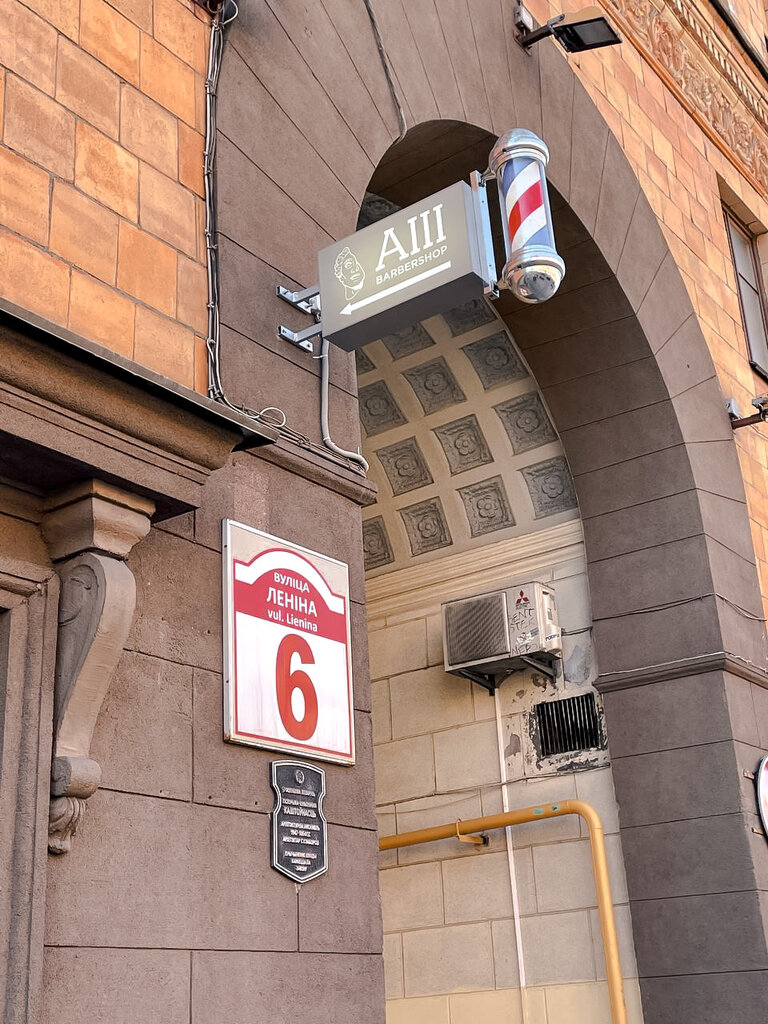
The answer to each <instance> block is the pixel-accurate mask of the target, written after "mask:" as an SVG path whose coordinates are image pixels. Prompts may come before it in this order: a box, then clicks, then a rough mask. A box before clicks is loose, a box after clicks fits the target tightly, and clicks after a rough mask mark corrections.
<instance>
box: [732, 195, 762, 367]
mask: <svg viewBox="0 0 768 1024" xmlns="http://www.w3.org/2000/svg"><path fill="white" fill-rule="evenodd" d="M724 212H725V223H726V227H727V228H728V237H729V239H730V242H731V255H732V257H733V266H734V269H735V271H736V286H737V288H738V292H739V303H740V304H741V317H742V320H743V321H744V331H745V333H746V335H747V345H748V346H749V361H750V364H751V366H752V368H753V370H755V371H756V372H757V373H759V374H760V375H761V376H762V377H765V378H766V379H768V331H767V330H766V303H765V293H764V291H763V284H762V273H761V270H760V259H759V257H758V252H757V238H756V237H755V235H753V234H752V233H751V232H750V231H749V230H748V229H747V228H746V227H745V226H744V225H743V224H742V223H741V221H739V220H738V219H737V218H736V217H735V216H734V214H733V213H732V212H731V211H730V210H729V209H727V208H725V207H724Z"/></svg>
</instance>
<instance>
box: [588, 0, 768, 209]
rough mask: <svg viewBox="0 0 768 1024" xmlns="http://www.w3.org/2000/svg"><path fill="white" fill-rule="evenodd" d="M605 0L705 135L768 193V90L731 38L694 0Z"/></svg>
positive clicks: (625, 31)
mask: <svg viewBox="0 0 768 1024" xmlns="http://www.w3.org/2000/svg"><path fill="white" fill-rule="evenodd" d="M603 4H604V6H605V7H606V9H607V10H608V11H609V12H610V14H611V16H612V17H613V18H615V19H616V21H617V22H618V24H619V27H620V28H621V30H622V32H623V33H624V35H625V36H626V37H628V38H629V40H631V42H632V44H633V45H634V46H635V47H636V49H637V50H638V51H639V52H640V53H641V54H642V56H643V57H644V58H645V60H646V61H647V62H648V63H649V64H650V65H651V66H652V67H653V69H654V70H655V71H656V73H657V74H658V75H659V77H660V78H661V79H662V80H663V81H664V83H665V84H666V85H667V87H668V88H669V89H670V90H671V91H672V92H673V93H674V94H675V96H676V97H677V98H678V99H679V100H680V102H681V103H682V105H683V106H684V107H685V108H686V109H687V110H688V112H689V113H690V114H691V116H692V117H693V118H694V119H695V120H696V121H697V123H698V124H699V125H700V126H701V127H702V128H703V130H704V131H705V132H706V134H707V135H708V136H709V138H710V139H711V140H712V141H713V142H714V143H715V144H716V145H717V146H718V148H719V149H720V150H721V151H722V152H723V154H724V155H725V156H726V157H728V159H729V160H730V161H731V162H732V163H733V164H734V165H735V166H736V167H737V169H738V170H739V171H740V172H741V173H742V174H743V175H744V176H745V177H746V178H747V179H748V180H749V181H750V183H751V184H752V185H753V186H754V187H755V188H756V189H757V190H758V191H759V192H760V193H761V195H763V196H766V197H768V95H767V94H766V90H765V88H764V87H763V85H762V80H759V81H758V79H757V78H756V77H754V78H753V76H752V73H751V71H750V70H748V69H747V66H745V65H744V64H742V63H741V62H740V61H739V60H738V59H737V58H736V57H735V56H734V54H733V52H732V51H731V49H730V48H729V46H728V42H727V38H728V37H727V36H725V37H724V36H721V35H719V34H718V32H717V30H716V28H715V26H714V25H713V24H712V23H711V22H710V21H709V20H708V19H707V18H706V17H705V15H704V14H703V13H702V12H701V10H700V9H699V7H698V6H697V4H696V3H694V2H693V0H603ZM734 45H736V46H738V44H737V43H734Z"/></svg>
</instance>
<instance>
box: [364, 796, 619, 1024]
mask: <svg viewBox="0 0 768 1024" xmlns="http://www.w3.org/2000/svg"><path fill="white" fill-rule="evenodd" d="M564 814H578V815H579V817H580V818H583V820H584V821H585V822H586V824H587V828H588V830H589V845H590V849H591V851H592V870H593V872H594V876H595V889H596V890H597V909H598V913H599V915H600V931H601V932H602V936H603V949H604V950H605V972H606V978H607V981H608V994H609V998H610V1003H611V1020H612V1021H613V1024H627V1010H626V1006H625V1003H624V982H623V979H622V975H621V961H620V960H619V943H618V938H617V936H616V918H615V916H614V912H613V899H612V897H611V882H610V878H609V876H608V860H607V857H606V853H605V835H604V833H603V824H602V822H601V821H600V815H599V814H598V813H597V811H596V810H595V808H594V807H592V806H591V804H588V803H585V802H584V801H583V800H563V801H562V802H561V803H555V804H545V805H544V806H543V807H523V808H522V809H521V810H518V811H507V812H505V813H503V814H489V815H487V816H486V817H484V818H469V819H468V820H467V821H452V822H448V823H447V824H445V825H435V826H434V827H433V828H422V829H417V830H416V831H414V832H402V833H401V834H400V835H396V836H384V837H383V838H382V839H380V840H379V849H380V850H397V849H400V848H401V847H404V846H417V845H418V844H419V843H433V842H435V841H436V840H438V839H450V838H452V837H456V836H463V835H470V834H472V833H474V832H488V831H490V830H491V829H494V828H507V827H508V826H510V825H523V824H525V823H526V822H529V821H538V820H539V819H540V818H558V817H560V816H561V815H564Z"/></svg>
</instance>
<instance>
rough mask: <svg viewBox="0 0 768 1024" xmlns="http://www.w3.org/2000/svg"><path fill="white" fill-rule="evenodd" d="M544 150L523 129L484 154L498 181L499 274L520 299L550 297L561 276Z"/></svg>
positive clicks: (536, 140)
mask: <svg viewBox="0 0 768 1024" xmlns="http://www.w3.org/2000/svg"><path fill="white" fill-rule="evenodd" d="M548 162H549V150H548V149H547V147H546V144H545V143H544V142H542V141H541V139H540V138H539V137H538V136H537V135H534V134H533V132H529V131H527V130H526V129H525V128H514V129H513V130H512V131H509V132H505V133H504V134H503V135H501V136H500V137H499V138H498V139H497V140H496V144H495V146H494V147H493V149H492V150H491V154H490V157H489V166H490V170H491V171H492V172H493V174H495V176H496V181H497V183H498V186H499V199H500V203H501V211H502V218H501V219H502V222H503V224H504V244H505V246H506V253H507V263H506V265H505V267H504V270H503V271H502V278H503V280H504V281H505V282H506V284H507V286H508V288H509V289H510V291H511V292H512V294H513V295H515V296H516V297H517V298H518V299H520V300H521V301H522V302H530V303H537V302H545V301H546V300H547V299H550V298H551V297H552V296H553V295H554V294H555V292H556V291H557V289H558V288H559V287H560V282H561V281H562V279H563V277H564V275H565V264H564V263H563V261H562V259H561V258H560V256H558V254H557V250H556V249H555V233H554V229H553V227H552V213H551V211H550V208H549V194H548V191H547V177H546V171H545V168H546V166H547V163H548Z"/></svg>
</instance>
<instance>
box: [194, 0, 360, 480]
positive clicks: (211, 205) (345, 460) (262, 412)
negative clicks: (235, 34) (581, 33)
mask: <svg viewBox="0 0 768 1024" xmlns="http://www.w3.org/2000/svg"><path fill="white" fill-rule="evenodd" d="M209 10H210V11H211V13H212V14H213V18H212V20H211V36H210V41H209V46H208V72H207V76H206V80H205V149H204V155H203V183H204V201H205V248H206V255H207V271H208V337H207V338H206V341H205V347H206V352H207V356H208V381H209V383H208V397H209V398H211V399H213V400H214V401H216V402H221V404H222V405H226V406H227V407H228V408H229V409H232V410H233V411H234V412H239V413H242V414H244V415H245V416H248V417H249V418H250V419H252V420H254V421H255V422H257V423H264V424H265V425H268V426H272V427H275V428H276V429H277V430H278V431H279V433H280V436H281V438H283V439H285V440H286V441H289V442H291V443H293V444H296V445H298V446H299V447H301V448H304V449H306V450H308V451H311V452H314V453H315V454H317V455H320V456H322V458H324V459H327V460H329V461H331V462H333V463H334V464H336V465H338V466H342V467H343V468H344V469H352V470H354V471H355V472H358V473H360V472H362V473H365V471H366V470H367V468H368V463H367V462H366V461H365V459H363V457H362V456H361V455H358V454H357V453H356V452H345V451H344V449H343V448H338V447H337V446H336V445H334V444H333V442H330V444H328V443H326V439H325V437H324V438H323V442H324V443H323V445H319V444H317V443H316V442H314V441H312V440H310V438H308V437H307V436H306V434H302V433H301V432H300V431H298V430H294V429H293V428H292V427H290V426H289V425H288V423H287V417H286V415H285V413H284V412H283V410H282V409H279V408H277V407H276V406H271V405H268V406H266V407H265V408H263V409H259V410H256V409H251V408H249V407H248V406H246V405H237V404H235V403H234V402H231V401H230V400H229V398H228V397H227V395H226V393H225V391H224V387H223V384H222V378H221V315H220V289H219V252H218V245H217V242H216V173H215V172H216V106H217V101H218V88H219V76H220V74H221V64H222V58H223V55H224V29H225V28H226V26H227V25H229V24H230V23H231V22H233V21H234V20H235V18H237V16H238V15H239V13H240V9H239V7H238V5H237V2H236V0H223V3H216V4H213V5H211V4H209ZM230 12H231V13H230ZM327 364H328V360H327V358H325V359H324V360H323V362H322V364H321V367H324V368H326V370H327ZM321 386H323V385H322V373H321ZM325 386H326V401H327V384H326V385H325ZM326 427H327V414H326V426H324V427H323V432H324V434H325V433H327V429H326ZM329 440H330V439H329Z"/></svg>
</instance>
